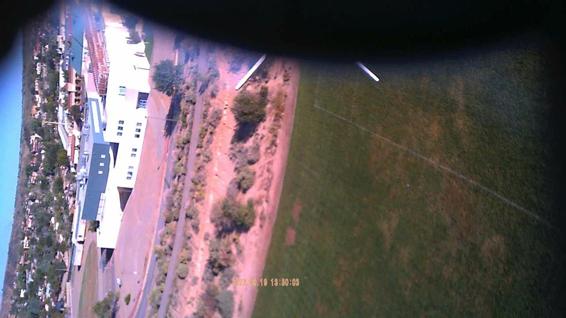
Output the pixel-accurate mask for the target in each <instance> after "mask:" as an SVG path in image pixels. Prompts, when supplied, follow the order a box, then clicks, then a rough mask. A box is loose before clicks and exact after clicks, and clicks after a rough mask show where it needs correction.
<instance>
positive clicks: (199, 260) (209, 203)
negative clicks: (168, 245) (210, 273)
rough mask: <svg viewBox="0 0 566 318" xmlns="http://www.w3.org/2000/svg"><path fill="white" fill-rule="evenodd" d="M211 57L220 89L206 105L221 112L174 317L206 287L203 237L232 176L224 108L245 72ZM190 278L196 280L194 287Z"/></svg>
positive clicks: (189, 310) (230, 124) (229, 121)
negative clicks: (231, 71)
mask: <svg viewBox="0 0 566 318" xmlns="http://www.w3.org/2000/svg"><path fill="white" fill-rule="evenodd" d="M215 56H216V63H217V67H218V70H219V72H220V76H219V79H218V83H219V86H220V90H219V93H218V96H217V97H216V98H215V99H212V100H211V101H210V102H211V105H212V107H215V108H220V109H222V119H221V121H220V124H219V125H218V127H216V130H215V132H214V140H213V142H212V144H211V145H210V151H211V153H212V160H211V161H210V162H209V163H208V165H207V166H206V169H207V170H206V180H207V181H206V184H207V185H206V191H205V192H206V195H205V198H204V200H203V202H202V203H201V206H199V211H200V215H199V232H198V234H197V235H195V236H193V238H192V240H191V244H192V250H193V254H192V259H191V263H190V267H189V275H188V277H189V282H188V283H185V285H184V286H183V287H184V288H182V290H181V297H180V298H181V299H183V301H184V304H180V306H178V307H179V308H176V311H177V313H178V317H187V316H190V315H192V314H193V313H194V312H195V311H196V310H197V304H198V299H199V297H200V295H202V293H203V292H204V290H205V288H206V284H205V283H204V282H203V280H202V279H201V278H202V276H203V274H204V272H205V267H206V264H207V261H208V257H209V251H208V243H209V241H208V240H207V239H206V237H208V238H212V237H213V236H214V235H215V231H216V230H215V227H214V224H212V222H211V221H210V216H211V211H212V209H213V208H214V206H215V204H216V202H217V201H218V200H220V199H222V198H223V197H224V196H225V195H226V191H227V189H228V184H229V183H230V180H232V178H233V177H234V164H233V163H232V161H231V160H230V158H229V149H230V144H231V140H232V136H233V135H234V127H235V126H236V122H235V120H234V116H233V115H232V112H231V111H230V109H229V108H228V106H227V105H229V104H231V102H232V100H233V99H234V96H235V95H236V94H237V91H236V90H234V86H235V85H236V83H237V82H238V80H239V79H240V78H241V77H242V75H243V73H245V71H244V70H242V72H239V73H237V74H234V73H230V72H228V71H227V70H228V68H229V65H228V62H227V60H226V59H227V57H226V56H225V55H224V54H222V53H219V52H216V54H215ZM240 73H242V74H240ZM193 278H196V282H195V283H194V284H193V282H192V279H193Z"/></svg>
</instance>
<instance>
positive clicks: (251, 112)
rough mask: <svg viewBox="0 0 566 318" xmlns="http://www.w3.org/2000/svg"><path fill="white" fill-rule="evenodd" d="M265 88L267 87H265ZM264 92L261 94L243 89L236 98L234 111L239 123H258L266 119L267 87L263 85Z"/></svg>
mask: <svg viewBox="0 0 566 318" xmlns="http://www.w3.org/2000/svg"><path fill="white" fill-rule="evenodd" d="M263 88H265V89H263ZM262 92H265V93H263V94H265V98H264V97H262V96H263V94H262V93H260V94H259V95H256V94H253V93H250V92H248V91H245V90H244V91H242V92H241V93H240V94H238V96H236V98H234V108H233V109H232V112H233V113H234V116H235V117H236V120H237V121H238V124H258V123H260V122H262V121H263V120H264V119H265V106H266V105H267V87H265V86H264V87H262Z"/></svg>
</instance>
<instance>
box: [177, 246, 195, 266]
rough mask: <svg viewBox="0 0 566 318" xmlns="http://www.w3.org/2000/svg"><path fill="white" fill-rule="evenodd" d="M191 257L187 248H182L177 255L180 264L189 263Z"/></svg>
mask: <svg viewBox="0 0 566 318" xmlns="http://www.w3.org/2000/svg"><path fill="white" fill-rule="evenodd" d="M191 258H192V255H191V251H190V249H188V248H184V249H182V250H181V253H180V254H179V262H180V263H181V264H188V263H189V262H190V261H191Z"/></svg>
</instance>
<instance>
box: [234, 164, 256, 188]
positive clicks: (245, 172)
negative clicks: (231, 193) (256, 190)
mask: <svg viewBox="0 0 566 318" xmlns="http://www.w3.org/2000/svg"><path fill="white" fill-rule="evenodd" d="M237 178H238V188H239V189H240V190H242V192H244V193H246V192H247V191H248V190H249V189H250V188H251V187H252V186H253V185H254V182H255V171H253V170H252V169H250V168H249V167H248V166H245V167H244V168H242V169H240V171H239V172H238V176H237Z"/></svg>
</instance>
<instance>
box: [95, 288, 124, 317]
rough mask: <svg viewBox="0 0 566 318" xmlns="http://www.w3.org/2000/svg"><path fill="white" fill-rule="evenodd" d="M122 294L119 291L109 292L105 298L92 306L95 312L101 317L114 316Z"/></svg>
mask: <svg viewBox="0 0 566 318" xmlns="http://www.w3.org/2000/svg"><path fill="white" fill-rule="evenodd" d="M119 297H120V295H119V294H118V293H112V292H110V293H108V294H107V295H106V297H104V299H103V300H101V301H99V302H97V303H96V304H95V305H94V307H93V308H92V309H93V311H94V313H95V314H96V315H97V316H98V317H101V318H107V317H112V316H113V315H114V314H115V313H116V310H117V309H118V308H117V303H118V299H119Z"/></svg>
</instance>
